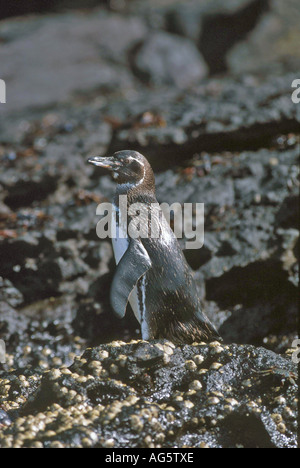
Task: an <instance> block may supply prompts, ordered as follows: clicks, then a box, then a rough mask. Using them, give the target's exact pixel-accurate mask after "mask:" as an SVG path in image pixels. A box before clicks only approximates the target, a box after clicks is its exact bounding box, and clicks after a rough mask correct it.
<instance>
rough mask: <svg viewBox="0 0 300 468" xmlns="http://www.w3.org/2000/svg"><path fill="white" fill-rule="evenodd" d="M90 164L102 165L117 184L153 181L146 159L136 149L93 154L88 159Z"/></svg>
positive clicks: (135, 184) (139, 183) (137, 183)
mask: <svg viewBox="0 0 300 468" xmlns="http://www.w3.org/2000/svg"><path fill="white" fill-rule="evenodd" d="M88 162H89V163H90V164H93V165H94V166H98V167H103V168H105V169H108V170H109V171H111V172H112V174H113V178H114V179H115V180H116V182H117V183H118V184H126V185H128V186H129V187H130V186H132V187H134V186H138V185H141V184H143V183H145V184H146V183H147V182H148V183H149V182H150V180H151V183H153V182H154V176H153V172H152V169H151V166H150V164H149V163H148V161H147V159H146V158H145V157H144V156H143V155H142V154H140V153H138V152H137V151H130V150H124V151H117V152H116V153H114V154H113V155H112V156H107V157H106V156H105V157H103V156H94V157H92V158H89V159H88Z"/></svg>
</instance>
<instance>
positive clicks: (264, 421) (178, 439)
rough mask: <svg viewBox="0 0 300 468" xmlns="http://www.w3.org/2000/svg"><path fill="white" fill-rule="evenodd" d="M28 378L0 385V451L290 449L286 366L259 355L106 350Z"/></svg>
mask: <svg viewBox="0 0 300 468" xmlns="http://www.w3.org/2000/svg"><path fill="white" fill-rule="evenodd" d="M216 350H217V353H216ZM166 356H168V360H167V363H166V360H165V357H166ZM34 377H35V376H33V375H30V372H29V373H28V370H27V374H26V375H25V372H24V375H21V374H20V375H18V376H16V375H15V372H14V371H13V370H11V371H10V372H9V371H8V372H6V373H5V375H3V376H2V377H1V379H0V404H1V411H0V426H1V429H2V430H1V434H0V447H2V448H4V447H33V448H34V447H35V448H39V447H51V448H56V447H106V448H108V447H109V448H112V447H149V448H150V447H152V448H153V447H158V448H159V447H174V446H177V447H204V446H205V447H237V446H239V447H241V446H242V447H290V448H292V447H295V446H296V443H297V439H296V430H297V402H298V398H297V385H296V381H295V379H296V365H295V364H293V362H292V360H291V356H290V355H286V356H280V355H277V354H275V353H273V352H272V351H268V350H266V349H264V348H256V347H254V346H250V345H235V344H232V345H223V344H221V343H218V342H215V343H213V344H210V345H207V344H204V343H203V344H197V343H194V344H193V345H185V346H181V347H175V346H174V345H173V344H172V343H170V342H167V341H165V340H163V341H156V342H152V343H149V342H146V341H138V340H134V341H131V342H129V343H124V342H121V341H115V342H112V343H110V344H107V345H101V346H99V347H96V348H88V349H86V351H85V352H84V354H83V355H82V356H81V357H76V358H75V360H74V363H73V364H72V365H71V366H70V367H69V368H67V367H61V368H59V369H52V370H50V371H49V370H45V371H44V372H43V373H42V374H41V376H40V377H39V378H37V377H35V378H34ZM34 382H37V383H34ZM39 382H40V384H39ZM16 395H17V397H16Z"/></svg>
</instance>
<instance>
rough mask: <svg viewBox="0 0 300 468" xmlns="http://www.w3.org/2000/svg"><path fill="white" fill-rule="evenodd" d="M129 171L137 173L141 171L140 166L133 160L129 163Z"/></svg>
mask: <svg viewBox="0 0 300 468" xmlns="http://www.w3.org/2000/svg"><path fill="white" fill-rule="evenodd" d="M130 169H131V170H132V171H134V172H139V171H140V170H141V165H140V163H139V162H138V161H136V160H135V159H134V160H133V161H131V162H130Z"/></svg>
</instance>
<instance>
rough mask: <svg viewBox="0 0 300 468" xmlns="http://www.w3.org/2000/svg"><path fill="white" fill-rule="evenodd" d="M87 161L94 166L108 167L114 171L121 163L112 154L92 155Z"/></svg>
mask: <svg viewBox="0 0 300 468" xmlns="http://www.w3.org/2000/svg"><path fill="white" fill-rule="evenodd" d="M87 162H88V163H90V164H93V165H94V166H98V167H104V168H105V169H110V170H111V171H115V170H117V169H118V168H119V167H120V166H121V163H120V162H119V161H118V160H117V159H116V158H114V157H113V156H108V157H103V156H93V157H92V158H89V159H88V161H87Z"/></svg>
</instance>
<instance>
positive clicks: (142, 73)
mask: <svg viewBox="0 0 300 468" xmlns="http://www.w3.org/2000/svg"><path fill="white" fill-rule="evenodd" d="M133 61H134V65H133V70H134V72H135V73H136V74H137V76H138V77H140V78H141V79H142V80H143V81H146V82H149V83H152V84H154V85H175V86H176V87H178V88H187V87H189V86H191V85H193V84H195V83H197V82H198V81H199V80H200V79H201V78H203V77H205V76H206V65H205V63H204V61H203V60H202V58H201V55H200V53H199V52H198V51H197V49H196V47H195V46H194V44H193V43H192V42H190V41H189V40H187V39H182V38H179V37H177V36H175V35H171V34H168V33H164V32H156V33H153V34H152V35H150V36H149V37H148V38H147V39H146V41H145V42H144V43H143V44H142V45H141V46H140V47H139V48H138V49H137V51H136V53H135V57H134V59H133Z"/></svg>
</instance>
